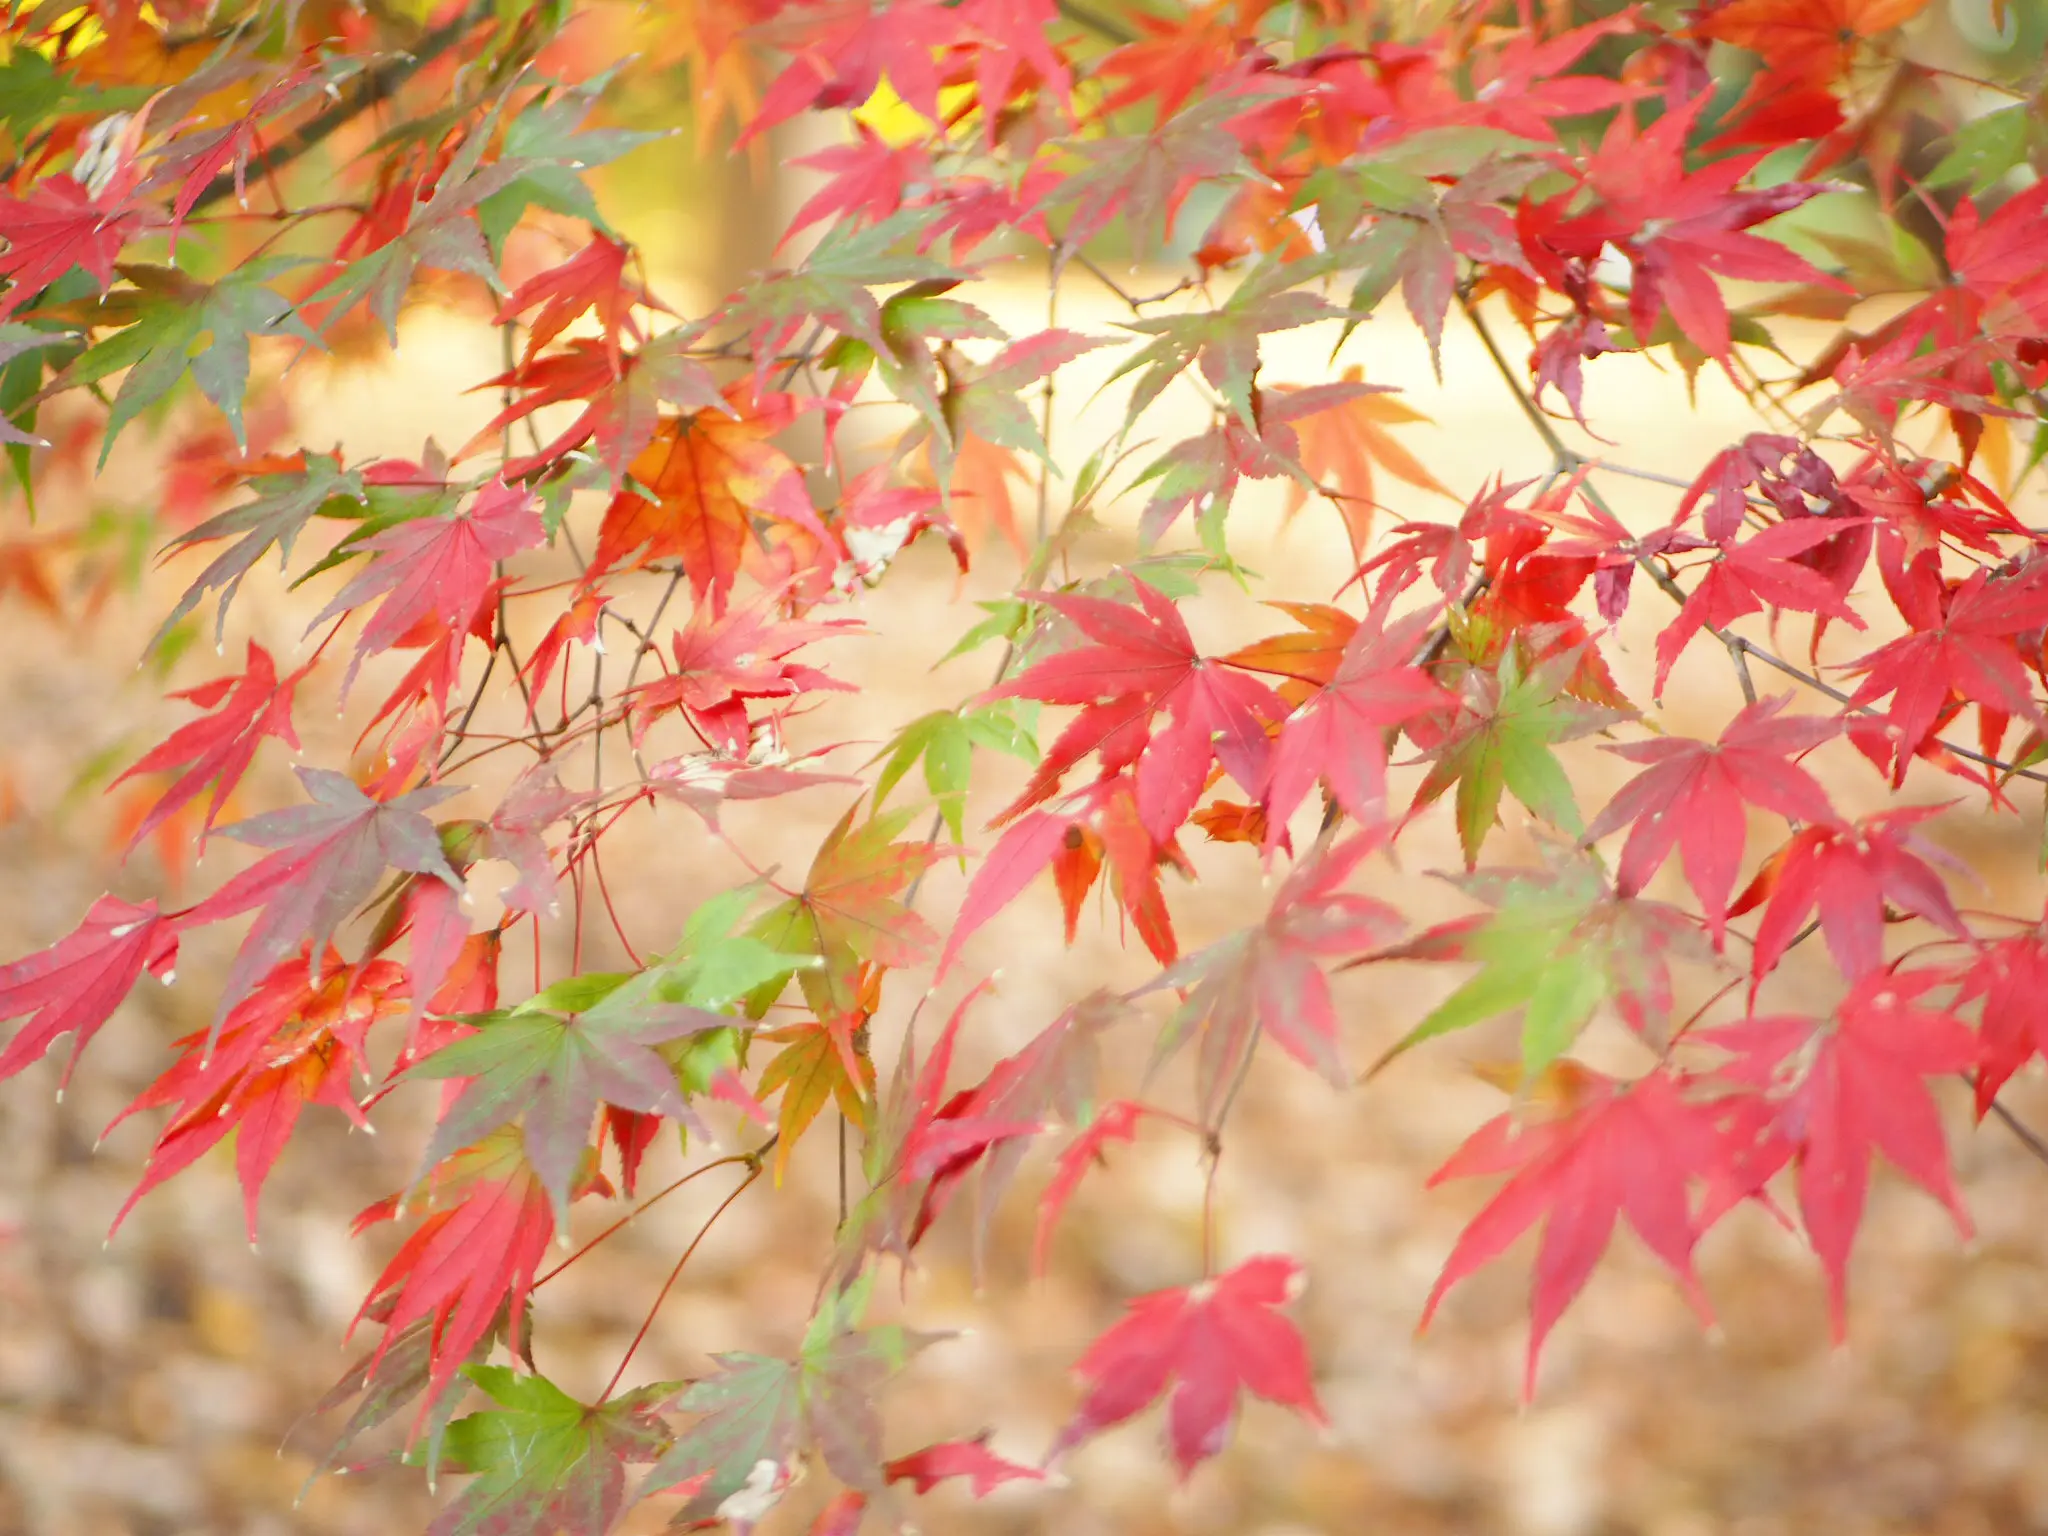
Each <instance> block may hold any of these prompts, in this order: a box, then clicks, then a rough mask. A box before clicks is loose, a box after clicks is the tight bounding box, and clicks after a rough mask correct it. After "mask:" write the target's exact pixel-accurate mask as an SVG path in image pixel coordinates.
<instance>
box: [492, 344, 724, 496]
mask: <svg viewBox="0 0 2048 1536" xmlns="http://www.w3.org/2000/svg"><path fill="white" fill-rule="evenodd" d="M692 339H693V338H692V336H691V334H690V333H689V332H688V331H687V330H683V329H678V330H674V331H670V332H668V333H667V334H666V335H663V336H659V337H657V338H656V339H655V340H653V341H651V342H648V343H647V344H646V345H644V346H642V347H640V348H639V349H638V350H636V351H633V352H626V353H623V354H622V353H621V352H620V350H619V348H618V345H617V343H616V341H615V340H610V339H601V338H598V337H595V336H578V337H575V338H574V339H572V340H571V341H569V342H567V343H566V344H565V345H564V346H563V347H562V349H561V350H560V351H557V352H551V353H549V354H548V355H547V356H545V357H537V358H536V357H528V358H527V359H526V360H525V361H523V362H521V363H520V364H519V365H518V366H517V367H515V368H512V369H510V370H509V371H507V372H505V373H501V374H498V375H497V376H495V377H494V378H489V379H485V380H484V381H483V382H482V383H481V384H479V385H477V386H476V387H477V388H478V389H493V388H496V389H502V390H504V391H506V392H507V395H508V396H509V395H510V392H511V391H513V390H524V391H525V393H524V394H521V395H520V396H519V397H518V398H516V399H512V400H510V403H508V404H507V405H506V406H505V407H504V408H503V409H502V410H500V411H499V412H498V414H497V415H495V416H493V417H492V418H491V419H490V420H489V421H487V422H485V423H484V424H483V426H482V427H480V428H478V429H477V432H476V435H475V436H473V437H472V438H470V440H469V441H468V442H467V443H464V444H463V445H462V448H461V451H460V452H458V453H457V455H456V457H457V458H467V457H468V456H469V455H470V454H472V453H475V452H477V451H478V450H479V449H481V448H485V447H490V446H496V445H501V444H503V443H504V442H505V441H506V438H505V435H504V434H505V431H506V429H507V428H508V427H510V426H512V425H513V424H514V423H516V422H520V421H525V420H528V419H529V418H531V417H532V416H533V415H534V414H535V413H536V412H538V411H541V410H544V409H546V408H547V407H549V406H553V405H561V404H564V403H566V402H568V401H572V400H581V401H584V402H585V405H584V408H583V410H582V411H581V412H580V413H578V415H577V416H576V419H575V420H573V421H571V422H570V423H569V425H568V426H566V427H564V428H563V429H562V430H561V432H559V433H558V434H556V436H555V437H554V438H553V439H551V440H550V441H549V442H547V443H544V444H537V445H536V446H535V448H534V451H533V452H532V453H528V454H520V455H518V456H516V457H509V458H507V459H506V460H505V463H504V466H503V468H502V469H501V470H500V471H499V473H500V474H502V475H503V476H504V477H505V478H506V479H508V480H524V479H527V478H529V477H531V476H534V475H539V474H544V473H546V472H548V471H550V470H553V469H554V468H556V467H557V466H558V465H560V464H561V463H562V462H563V461H564V460H565V459H566V458H567V457H568V455H569V454H570V453H571V452H573V451H574V450H576V449H578V448H582V447H583V446H584V445H585V444H590V445H593V446H594V447H595V449H596V463H597V465H598V467H600V468H601V469H603V471H604V472H605V475H606V477H607V481H606V483H607V484H611V485H616V484H618V483H619V481H620V480H621V479H622V478H623V477H627V476H631V477H632V478H634V479H639V478H640V477H639V476H638V475H635V474H634V473H633V471H634V468H635V466H637V465H638V464H639V463H640V460H641V457H642V455H643V454H644V453H646V452H647V451H648V445H649V443H650V442H651V441H652V440H653V439H654V437H655V434H656V433H657V432H658V431H659V430H660V429H661V426H662V422H663V418H662V413H661V407H662V406H663V404H665V403H666V404H669V405H677V406H681V407H683V408H684V409H685V410H690V411H716V412H721V413H724V414H726V415H731V414H732V413H733V409H734V407H733V406H732V404H731V403H730V401H729V399H728V397H727V396H726V395H725V394H721V392H720V391H719V388H718V381H717V380H716V379H714V378H713V377H712V376H711V370H710V369H708V368H707V367H705V366H704V364H703V363H701V362H699V361H698V360H697V359H696V358H694V357H691V356H690V355H689V354H688V351H687V348H688V346H689V344H690V342H691V340H692Z"/></svg>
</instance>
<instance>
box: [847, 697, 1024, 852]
mask: <svg viewBox="0 0 2048 1536" xmlns="http://www.w3.org/2000/svg"><path fill="white" fill-rule="evenodd" d="M976 747H981V748H983V749H985V750H988V751H995V752H1004V753H1007V754H1009V755H1010V756H1012V757H1020V758H1022V759H1023V760H1024V761H1025V762H1027V763H1036V762H1037V760H1038V744H1037V743H1036V742H1035V741H1033V740H1032V739H1031V734H1030V732H1029V731H1027V730H1026V729H1025V728H1024V727H1023V726H1022V725H1020V724H1019V723H1018V722H1017V720H1016V719H1015V718H1014V717H1013V716H1012V714H1011V712H1010V711H1009V710H1008V709H1006V708H1003V707H1002V706H991V707H990V708H987V709H963V710H948V709H942V710H934V711H933V712H932V713H931V714H928V715H921V716H919V717H918V718H917V719H915V720H913V721H911V722H910V724H908V725H906V726H905V727H904V728H903V729H902V731H900V732H899V733H898V734H897V736H896V739H895V741H894V742H893V743H891V745H890V746H889V747H887V748H885V749H883V751H881V752H880V753H877V754H876V756H875V757H874V759H873V761H874V762H881V761H882V759H883V758H884V757H886V758H887V759H888V762H887V763H886V764H884V766H883V768H882V771H881V773H880V774H879V775H878V776H877V777H876V779H875V803H876V804H877V805H879V804H881V803H882V802H883V801H884V800H886V799H888V798H889V791H890V790H892V789H894V788H895V787H896V786H897V785H898V784H899V783H901V782H902V781H903V776H904V775H905V774H906V773H908V772H909V771H910V768H911V765H912V764H913V763H916V762H918V761H920V760H922V761H923V763H924V782H925V788H927V789H928V790H930V791H931V793H932V798H933V799H934V800H936V801H937V802H938V807H939V811H940V813H941V814H942V815H943V816H944V817H945V822H946V828H947V830H948V831H949V832H951V833H952V834H953V839H954V841H955V842H959V841H961V840H963V839H964V838H965V836H966V831H965V818H966V814H967V789H968V770H969V766H970V763H971V761H972V758H973V755H974V749H975V748H976Z"/></svg>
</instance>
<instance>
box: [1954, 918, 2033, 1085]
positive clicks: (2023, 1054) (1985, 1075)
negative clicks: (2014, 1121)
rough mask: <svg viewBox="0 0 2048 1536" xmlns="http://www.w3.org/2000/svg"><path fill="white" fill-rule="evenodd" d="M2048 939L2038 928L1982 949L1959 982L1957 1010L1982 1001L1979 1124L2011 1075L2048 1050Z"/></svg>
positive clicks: (1979, 1029)
mask: <svg viewBox="0 0 2048 1536" xmlns="http://www.w3.org/2000/svg"><path fill="white" fill-rule="evenodd" d="M2044 939H2048V935H2044V933H2043V931H2042V929H2041V927H2040V926H2039V925H2036V926H2034V927H2032V928H2028V929H2026V930H2024V931H2022V932H2020V933H2017V934H2015V935H2013V936H2012V937H2011V938H2009V939H2001V940H1999V941H1998V942H1997V943H1995V944H1985V945H1983V946H1982V947H1980V948H1979V949H1978V951H1977V953H1976V955H1975V956H1974V957H1973V958H1972V959H1971V961H1970V964H1969V965H1968V967H1967V968H1966V969H1963V970H1962V972H1961V975H1960V977H1959V984H1958V988H1957V993H1956V1004H1955V1005H1956V1006H1957V1007H1961V1006H1962V1005H1963V1004H1964V1003H1966V1002H1968V1001H1970V1000H1971V999H1973V998H1982V999H1983V1004H1984V1006H1983V1010H1982V1012H1981V1013H1980V1015H1979V1023H1978V1026H1977V1039H1978V1045H1979V1049H1980V1051H1981V1052H1982V1059H1981V1061H1980V1062H1979V1064H1978V1068H1977V1118H1978V1119H1979V1120H1982V1119H1983V1118H1984V1117H1985V1116H1986V1115H1987V1114H1989V1113H1990V1112H1991V1105H1992V1102H1993V1101H1994V1100H1995V1099H1997V1097H1998V1091H1999V1089H2001V1088H2003V1087H2004V1086H2005V1085H2006V1083H2007V1082H2008V1081H2009V1080H2010V1079H2011V1077H2012V1075H2013V1074H2014V1073H2015V1072H2017V1071H2019V1069H2020V1068H2021V1067H2023V1066H2025V1065H2026V1064H2027V1062H2028V1061H2030V1060H2031V1059H2032V1058H2033V1057H2034V1056H2035V1055H2037V1054H2039V1053H2041V1052H2042V1051H2043V1049H2044V1048H2048V1014H2044V1013H2043V1012H2042V1010H2041V1006H2040V1000H2041V999H2042V998H2043V997H2044V996H2048V942H2044Z"/></svg>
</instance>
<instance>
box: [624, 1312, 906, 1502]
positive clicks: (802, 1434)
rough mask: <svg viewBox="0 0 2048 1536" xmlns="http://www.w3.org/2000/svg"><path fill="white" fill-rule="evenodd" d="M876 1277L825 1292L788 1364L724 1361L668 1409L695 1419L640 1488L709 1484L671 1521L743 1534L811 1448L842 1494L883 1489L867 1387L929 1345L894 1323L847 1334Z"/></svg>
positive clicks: (731, 1357)
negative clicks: (715, 1524)
mask: <svg viewBox="0 0 2048 1536" xmlns="http://www.w3.org/2000/svg"><path fill="white" fill-rule="evenodd" d="M873 1285H874V1276H873V1275H872V1274H867V1275H863V1276H861V1277H860V1278H859V1279H858V1280H856V1281H855V1282H853V1284H851V1285H849V1286H847V1287H845V1288H843V1289H836V1290H833V1291H831V1292H829V1293H828V1294H827V1295H826V1297H825V1299H824V1301H823V1302H822V1303H821V1304H820V1306H819V1308H818V1310H817V1312H816V1313H815V1314H814V1315H813V1316H812V1318H811V1322H810V1326H809V1327H808V1328H806V1329H805V1331H804V1338H803V1344H802V1347H801V1348H800V1349H799V1350H798V1352H797V1356H796V1358H795V1359H794V1360H783V1359H776V1358H774V1357H772V1356H767V1355H751V1354H722V1355H714V1356H713V1357H712V1359H713V1360H714V1362H715V1363H716V1364H717V1366H718V1373H717V1374H716V1375H713V1376H708V1377H705V1378H704V1379H702V1380H700V1381H697V1382H695V1383H693V1384H692V1385H691V1386H690V1388H689V1390H688V1391H687V1392H685V1393H684V1394H683V1396H682V1397H681V1399H680V1400H679V1401H678V1402H677V1405H676V1406H677V1407H678V1408H680V1409H681V1410H683V1411H684V1412H686V1413H696V1414H699V1415H701V1417H700V1418H699V1419H698V1421H697V1423H696V1424H694V1425H692V1426H691V1427H690V1428H689V1429H687V1430H685V1431H684V1432H683V1433H682V1434H681V1435H680V1436H678V1437H677V1439H676V1442H675V1444H674V1445H673V1446H672V1447H671V1448H670V1449H669V1450H668V1452H667V1453H666V1454H665V1455H663V1457H662V1458H661V1460H660V1461H658V1462H657V1463H655V1466H654V1470H653V1471H652V1472H650V1473H649V1474H648V1476H647V1483H648V1486H650V1487H668V1486H670V1485H672V1484H674V1483H677V1482H681V1481H684V1480H687V1479H692V1478H699V1477H707V1476H708V1481H706V1482H705V1483H704V1484H703V1485H702V1486H701V1487H700V1488H699V1489H698V1491H697V1493H696V1494H695V1496H694V1497H692V1498H691V1500H690V1502H689V1503H687V1504H686V1505H684V1506H683V1509H682V1511H681V1513H679V1514H678V1515H677V1516H676V1517H675V1523H676V1524H678V1525H680V1526H682V1528H684V1529H696V1528H697V1526H696V1524H695V1522H698V1521H703V1520H707V1519H719V1520H729V1521H731V1522H732V1524H733V1526H734V1527H735V1528H736V1529H743V1530H750V1529H752V1528H753V1526H754V1525H755V1524H756V1523H757V1522H758V1521H759V1520H760V1518H761V1517H762V1516H763V1515H764V1514H766V1513H767V1511H768V1510H769V1509H770V1508H772V1507H773V1505H774V1504H775V1502H776V1501H777V1499H778V1498H779V1497H780V1495H781V1492H782V1489H783V1488H784V1487H785V1486H786V1485H787V1482H788V1478H789V1475H790V1472H791V1463H792V1461H793V1460H794V1459H795V1457H796V1456H797V1455H798V1454H799V1453H800V1452H801V1451H802V1450H804V1449H806V1448H815V1449H816V1450H817V1452H818V1454H819V1456H820V1459H822V1460H823V1462H824V1463H825V1466H826V1469H827V1470H828V1471H830V1472H831V1473H832V1475H833V1476H834V1477H836V1478H838V1479H839V1480H840V1481H841V1482H842V1483H845V1484H846V1485H847V1486H849V1487H850V1488H853V1489H856V1490H858V1491H860V1492H863V1493H868V1494H875V1493H879V1492H881V1491H882V1489H883V1488H884V1487H885V1486H886V1476H887V1475H886V1472H885V1470H884V1466H883V1463H882V1457H881V1421H880V1418H879V1416H878V1415H877V1413H876V1411H875V1407H874V1400H875V1395H876V1392H877V1390H878V1389H879V1388H880V1387H881V1386H882V1384H883V1383H884V1382H885V1381H887V1380H888V1378H889V1377H891V1376H893V1375H894V1374H895V1373H896V1372H898V1371H900V1370H901V1369H902V1368H903V1366H904V1365H905V1364H906V1363H908V1361H909V1360H910V1358H911V1357H912V1356H913V1355H915V1354H916V1353H917V1352H918V1351H919V1350H920V1349H922V1348H924V1347H925V1346H926V1345H927V1344H929V1343H931V1342H932V1340H933V1336H932V1335H929V1334H920V1333H915V1332H912V1331H911V1330H909V1329H906V1328H902V1327H899V1326H897V1325H895V1324H882V1325H879V1326H876V1327H872V1328H862V1327H859V1326H857V1324H858V1322H859V1319H860V1318H861V1316H862V1315H863V1313H865V1311H866V1310H867V1304H868V1296H869V1293H870V1291H871V1290H872V1289H873Z"/></svg>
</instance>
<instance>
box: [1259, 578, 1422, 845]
mask: <svg viewBox="0 0 2048 1536" xmlns="http://www.w3.org/2000/svg"><path fill="white" fill-rule="evenodd" d="M1392 607H1393V595H1392V594H1391V593H1389V594H1388V595H1385V596H1382V597H1381V598H1380V599H1379V600H1378V601H1377V602H1375V603H1374V604H1373V606H1372V609H1371V611H1370V612H1368V613H1367V614H1366V616H1365V619H1364V621H1363V622H1362V623H1360V624H1359V625H1358V626H1357V628H1355V629H1354V630H1352V631H1351V633H1350V634H1349V635H1348V636H1347V637H1346V638H1345V640H1344V648H1343V651H1342V652H1341V653H1340V654H1339V656H1338V659H1337V664H1336V667H1335V668H1334V670H1332V672H1331V673H1330V675H1329V677H1328V678H1327V680H1325V682H1324V685H1323V687H1322V688H1321V690H1320V691H1318V692H1317V693H1315V694H1313V695H1311V696H1310V698H1309V699H1308V701H1307V702H1306V703H1304V704H1303V705H1302V706H1301V708H1299V709H1297V710H1296V711H1295V712H1294V713H1293V714H1291V715H1289V716H1288V717H1287V719H1286V721H1285V722H1284V723H1283V724H1282V725H1281V727H1280V739H1279V741H1278V743H1277V744H1276V745H1275V747H1274V749H1273V756H1272V767H1271V772H1270V773H1269V775H1268V777H1267V781H1266V783H1265V785H1264V786H1263V789H1264V799H1263V805H1264V808H1265V812H1266V826H1267V829H1268V831H1267V835H1268V837H1269V839H1270V838H1272V837H1273V836H1275V835H1276V834H1277V833H1278V832H1279V831H1282V830H1284V829H1285V828H1286V825H1287V821H1288V818H1289V817H1291V816H1292V815H1293V814H1294V812H1295V809H1296V807H1298V806H1299V805H1300V804H1301V802H1302V799H1303V798H1304V797H1305V796H1306V795H1307V794H1308V791H1309V788H1310V787H1311V786H1312V785H1313V784H1315V783H1316V781H1317V780H1318V779H1320V780H1321V781H1322V782H1323V783H1325V784H1327V785H1328V786H1329V788H1330V794H1331V795H1332V797H1333V798H1334V799H1335V800H1336V802H1337V803H1338V804H1339V805H1341V806H1342V807H1343V808H1344V811H1345V814H1346V815H1348V816H1350V817H1351V818H1352V819H1353V820H1354V821H1356V822H1358V823H1359V824H1360V825H1362V826H1372V825H1374V824H1376V823H1377V822H1378V821H1379V819H1380V817H1381V815H1382V814H1383V812H1384V810H1385V805H1386V791H1387V753H1388V750H1389V748H1390V747H1391V745H1392V740H1393V737H1394V736H1395V734H1396V733H1397V731H1398V728H1399V727H1400V725H1401V724H1402V723H1403V722H1404V721H1408V720H1412V719H1414V718H1415V717H1416V716H1417V715H1421V714H1426V713H1428V712H1430V711H1431V710H1435V709H1439V708H1442V707H1445V706H1447V705H1449V704H1450V703H1451V702H1452V699H1451V696H1450V695H1449V694H1448V693H1446V692H1445V691H1444V689H1443V687H1442V685H1441V684H1439V683H1438V682H1437V681H1436V679H1434V678H1433V677H1431V676H1430V675H1429V674H1428V673H1427V672H1425V671H1424V670H1423V669H1422V668H1421V667H1419V666H1417V665H1415V661H1416V656H1417V652H1418V651H1419V650H1420V648H1421V641H1422V637H1423V635H1424V634H1426V633H1427V632H1428V631H1429V629H1430V627H1431V626H1432V625H1433V624H1435V622H1436V620H1437V615H1436V612H1435V610H1434V609H1424V610H1421V611H1419V612H1416V613H1411V614H1408V615H1406V616H1404V617H1403V618H1401V619H1399V620H1396V621H1395V622H1394V623H1393V624H1392V625H1391V627H1390V626H1389V624H1388V618H1389V616H1390V613H1391V610H1392ZM1286 638H1288V639H1292V638H1294V637H1292V636H1289V637H1286ZM1265 644H1266V645H1268V646H1270V645H1271V644H1272V642H1270V641H1268V642H1265ZM1254 650H1255V653H1256V654H1253V655H1250V656H1248V655H1247V654H1246V653H1245V652H1239V653H1237V654H1236V655H1235V656H1232V657H1227V658H1225V659H1226V660H1230V661H1234V662H1235V663H1236V664H1237V665H1240V666H1251V665H1256V666H1259V667H1260V668H1261V670H1264V669H1265V668H1266V667H1268V666H1271V665H1272V664H1273V658H1271V657H1270V656H1268V655H1266V654H1265V653H1264V652H1263V651H1260V650H1259V649H1258V648H1254ZM1297 675H1298V674H1297Z"/></svg>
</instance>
